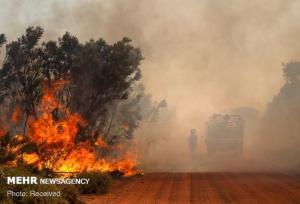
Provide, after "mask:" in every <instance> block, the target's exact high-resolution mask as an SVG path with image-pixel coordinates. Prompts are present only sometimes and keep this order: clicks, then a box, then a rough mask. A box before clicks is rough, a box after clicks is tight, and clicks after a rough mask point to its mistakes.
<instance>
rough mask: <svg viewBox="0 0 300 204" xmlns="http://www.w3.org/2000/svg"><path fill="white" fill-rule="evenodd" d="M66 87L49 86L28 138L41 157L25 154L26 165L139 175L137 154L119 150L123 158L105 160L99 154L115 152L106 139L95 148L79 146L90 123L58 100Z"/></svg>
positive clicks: (105, 158)
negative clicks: (58, 92) (57, 115)
mask: <svg viewBox="0 0 300 204" xmlns="http://www.w3.org/2000/svg"><path fill="white" fill-rule="evenodd" d="M66 83H68V82H66V81H57V82H55V83H54V84H53V85H52V86H51V87H49V85H48V86H47V85H46V84H47V83H46V84H45V87H44V95H43V96H42V98H41V102H40V104H39V106H38V112H39V115H38V117H37V119H31V120H30V122H29V128H28V131H27V135H26V136H27V137H28V139H29V141H30V142H31V143H34V144H35V145H36V146H37V148H38V152H39V153H30V154H24V155H23V161H24V162H25V163H27V164H30V165H35V166H36V167H38V168H39V169H43V168H48V169H51V170H53V171H54V172H58V173H59V172H61V173H62V172H63V173H72V172H76V173H78V172H83V171H101V172H112V171H116V170H118V171H120V172H123V173H124V175H125V176H130V175H134V174H136V166H137V157H136V155H135V154H134V153H133V152H131V153H128V152H127V153H124V154H121V151H119V149H114V150H117V151H119V152H118V153H120V154H117V155H121V156H114V157H109V156H103V155H101V154H99V152H101V150H108V149H110V150H111V148H110V147H109V146H108V145H107V144H106V143H105V142H104V140H103V138H102V137H99V138H98V140H97V141H96V142H95V143H94V144H92V143H89V142H80V143H78V144H76V143H75V140H76V137H77V135H78V132H79V129H80V127H85V126H86V125H87V123H86V121H85V120H84V119H83V118H82V117H81V116H80V115H79V114H77V113H72V112H71V111H69V110H68V109H67V108H66V107H65V106H63V105H62V104H60V103H59V102H58V101H57V100H56V97H55V94H56V93H57V91H59V90H60V89H61V88H62V87H63V86H64V85H65V84H66ZM55 114H59V117H55ZM99 149H100V151H99ZM122 155H123V156H122Z"/></svg>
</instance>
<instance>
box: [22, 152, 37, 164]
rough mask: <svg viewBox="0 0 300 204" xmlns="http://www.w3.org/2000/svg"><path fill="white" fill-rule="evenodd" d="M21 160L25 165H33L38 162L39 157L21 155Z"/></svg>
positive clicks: (33, 154) (32, 154)
mask: <svg viewBox="0 0 300 204" xmlns="http://www.w3.org/2000/svg"><path fill="white" fill-rule="evenodd" d="M23 160H24V162H25V163H27V164H34V163H37V162H38V161H39V155H38V154H36V153H31V154H24V155H23Z"/></svg>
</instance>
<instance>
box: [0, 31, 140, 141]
mask: <svg viewBox="0 0 300 204" xmlns="http://www.w3.org/2000/svg"><path fill="white" fill-rule="evenodd" d="M42 34H43V29H42V28H40V27H29V28H28V29H27V30H26V33H25V34H24V35H22V36H21V37H19V38H18V39H17V40H16V41H12V42H10V43H8V44H7V46H6V54H5V58H4V59H5V60H4V63H3V66H2V69H0V106H1V103H2V104H5V103H6V104H7V103H9V104H11V106H12V107H13V106H15V105H18V106H20V107H21V109H22V118H23V119H24V124H23V126H24V127H22V129H23V133H25V132H26V127H27V118H28V117H29V116H34V117H37V116H38V115H39V114H40V113H38V112H37V105H38V104H39V102H40V99H41V96H42V94H43V86H45V85H48V86H51V85H52V84H53V82H54V81H57V80H67V81H68V82H69V83H68V84H67V85H66V86H65V87H64V88H63V89H62V90H61V91H60V92H59V93H57V96H56V98H57V100H58V101H60V103H62V104H64V105H65V106H66V107H68V108H69V109H70V110H71V111H72V112H76V113H79V114H81V115H82V116H83V117H84V119H85V120H86V121H87V122H88V126H87V127H85V128H81V131H80V135H79V140H86V139H95V137H97V136H98V135H99V133H100V132H103V129H104V121H106V118H107V114H106V113H107V109H108V107H109V105H110V104H112V103H116V102H119V101H123V100H126V99H127V97H128V95H129V93H130V87H131V86H132V85H133V84H134V83H135V82H136V81H138V80H139V79H140V78H141V73H140V72H141V71H140V68H139V65H140V61H141V60H142V59H143V58H142V55H141V51H140V50H139V49H138V48H135V47H133V46H132V45H131V40H130V39H128V38H123V39H122V40H120V41H118V42H116V43H114V44H108V43H107V42H106V41H105V40H103V39H99V40H92V39H91V40H90V41H88V42H85V43H81V42H79V41H78V39H77V38H76V37H75V36H72V35H71V34H70V33H68V32H67V33H65V34H64V35H63V36H62V37H61V38H59V39H58V40H57V41H46V42H42V43H39V40H40V38H41V37H42ZM1 39H2V41H1ZM0 42H3V43H4V42H5V37H4V36H3V37H1V36H0ZM4 102H5V103H4ZM8 111H11V109H8ZM9 114H12V113H8V115H9ZM53 114H55V118H57V119H60V117H63V116H62V115H60V114H59V113H53ZM21 134H22V133H21Z"/></svg>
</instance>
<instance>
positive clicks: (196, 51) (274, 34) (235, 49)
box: [0, 0, 300, 170]
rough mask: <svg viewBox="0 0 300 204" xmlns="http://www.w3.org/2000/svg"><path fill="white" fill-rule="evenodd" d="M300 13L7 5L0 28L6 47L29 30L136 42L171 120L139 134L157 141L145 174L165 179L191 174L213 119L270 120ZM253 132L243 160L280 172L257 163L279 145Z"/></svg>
mask: <svg viewBox="0 0 300 204" xmlns="http://www.w3.org/2000/svg"><path fill="white" fill-rule="evenodd" d="M299 9H300V2H299V1H297V0H287V1H281V0H254V1H243V0H229V1H222V0H187V1H180V0H162V1H151V0H115V1H107V0H87V1H81V0H66V1H60V0H48V1H40V0H25V1H18V0H11V1H4V0H3V1H1V7H0V17H1V18H0V27H1V32H3V33H6V34H7V37H8V41H10V40H12V39H15V38H16V37H17V36H19V35H20V34H21V33H23V32H24V30H25V28H26V27H27V26H28V25H40V26H42V27H44V28H45V30H46V31H47V32H46V36H45V37H46V38H49V39H56V37H57V36H61V34H62V33H64V32H65V31H70V32H71V33H72V34H74V35H76V36H79V38H80V39H82V40H87V39H89V38H90V37H94V38H98V37H103V38H104V39H106V40H109V41H111V42H114V41H116V40H118V39H121V38H122V37H123V36H128V37H130V38H131V39H133V42H134V43H135V44H136V46H138V47H140V48H141V49H142V52H143V56H144V57H145V60H144V62H143V64H142V70H143V83H144V84H145V87H146V92H149V93H151V94H152V95H153V97H154V99H155V100H158V101H159V100H161V99H166V100H167V101H168V105H169V106H170V108H169V109H168V111H169V113H165V114H166V115H168V117H165V118H169V119H162V121H164V122H161V123H157V124H151V125H153V127H149V125H148V126H147V124H144V125H143V126H142V127H141V128H140V130H139V132H138V133H137V137H140V138H143V137H145V138H149V137H153V138H154V139H153V142H152V143H151V144H152V146H151V145H149V148H150V147H151V148H150V150H149V151H151V153H147V155H149V156H148V157H147V158H148V159H149V160H147V161H149V163H148V164H150V163H151V162H152V161H156V163H155V162H154V163H153V165H158V164H161V166H162V169H167V170H168V169H176V168H175V167H174V166H177V167H178V166H180V165H178V164H179V163H180V164H182V165H181V166H184V167H188V168H183V169H186V170H189V169H190V164H189V162H186V160H188V159H186V160H185V158H187V157H188V155H187V142H186V138H187V136H188V134H189V130H190V129H192V128H195V129H197V134H198V143H199V144H198V149H199V152H201V153H203V155H204V154H205V151H206V150H205V145H204V144H203V143H204V142H203V141H204V137H205V121H207V119H208V117H209V116H211V115H212V114H214V113H220V112H221V113H222V112H228V110H233V109H235V108H236V107H250V108H252V109H255V110H257V111H259V112H260V113H261V115H269V112H270V109H269V108H268V110H266V104H267V103H269V102H271V101H272V100H273V96H274V95H275V94H276V93H278V92H279V90H280V87H282V86H283V85H284V83H285V82H284V78H283V77H282V74H281V63H282V62H289V61H291V60H298V59H300V44H299V43H298V38H299V36H300V24H299V23H298V22H299V20H300V14H299ZM274 100H275V99H274ZM271 104H273V102H271ZM271 106H272V105H271ZM168 111H166V112H168ZM266 117H267V116H266ZM276 117H278V118H282V117H281V115H280V114H278V115H277V116H276ZM262 120H267V119H262ZM158 122H159V121H158ZM296 122H298V121H296ZM264 124H269V123H264ZM284 124H287V123H284ZM262 126H264V127H265V125H262ZM253 127H254V126H253ZM270 128H272V127H271V126H270ZM254 129H255V128H253V129H251V132H250V133H247V138H250V139H249V141H250V142H249V144H251V145H249V146H247V154H246V155H249V157H250V156H252V157H251V161H252V160H255V162H256V163H258V164H257V167H260V166H261V163H262V164H264V167H266V166H267V167H270V168H273V166H272V162H270V163H269V162H265V161H261V160H259V159H261V157H262V156H261V155H256V151H255V150H256V146H260V147H261V149H262V151H263V149H264V147H268V146H272V145H270V144H273V142H274V141H275V140H277V139H275V138H273V137H272V136H270V135H269V134H267V131H266V130H265V129H264V131H266V134H262V133H261V132H262V130H259V131H255V130H254ZM283 129H284V128H283ZM249 131H250V130H249ZM257 132H259V133H257ZM156 138H157V139H156ZM261 138H263V139H262V140H261ZM290 139H291V140H292V138H290ZM283 141H286V140H283ZM141 142H143V143H145V141H141ZM255 142H256V143H255ZM291 142H292V141H291ZM258 144H259V145H258ZM145 154H146V153H145ZM162 154H163V155H164V157H163V158H162V157H161V155H162ZM151 159H152V160H151ZM145 160H146V159H145ZM150 160H151V162H150ZM199 160H201V158H200V159H199ZM202 160H205V159H202ZM202 160H201V162H200V163H201V164H202V163H203V161H202ZM245 161H246V159H245ZM255 162H250V163H251V164H252V166H255V165H254V164H256V163H255ZM204 163H205V162H204ZM237 163H238V165H237V166H239V165H240V166H243V165H244V163H242V164H241V163H239V162H237ZM245 163H249V162H248V160H247V161H246V162H245ZM151 164H152V163H151ZM231 164H232V163H230V164H224V165H223V163H222V164H220V165H217V167H216V168H217V169H219V167H220V166H226V167H227V166H231V167H232V166H234V165H231ZM164 165H165V166H167V167H166V168H165V166H164ZM193 165H194V164H193ZM150 166H151V165H150ZM200 166H201V165H200ZM202 166H203V165H202ZM191 168H192V167H191ZM234 168H235V166H234ZM236 168H237V169H238V167H236ZM220 169H221V168H220ZM178 170H181V169H178Z"/></svg>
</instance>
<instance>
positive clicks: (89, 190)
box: [78, 172, 111, 194]
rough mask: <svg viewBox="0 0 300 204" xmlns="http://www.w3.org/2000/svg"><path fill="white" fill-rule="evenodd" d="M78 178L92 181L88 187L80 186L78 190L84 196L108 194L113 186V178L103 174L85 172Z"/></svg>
mask: <svg viewBox="0 0 300 204" xmlns="http://www.w3.org/2000/svg"><path fill="white" fill-rule="evenodd" d="M78 177H82V178H89V179H90V181H89V184H88V185H80V186H78V190H79V192H80V193H82V194H103V193H107V192H108V190H109V187H110V185H111V177H110V176H109V175H108V174H104V173H101V172H83V173H81V174H79V176H78Z"/></svg>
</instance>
